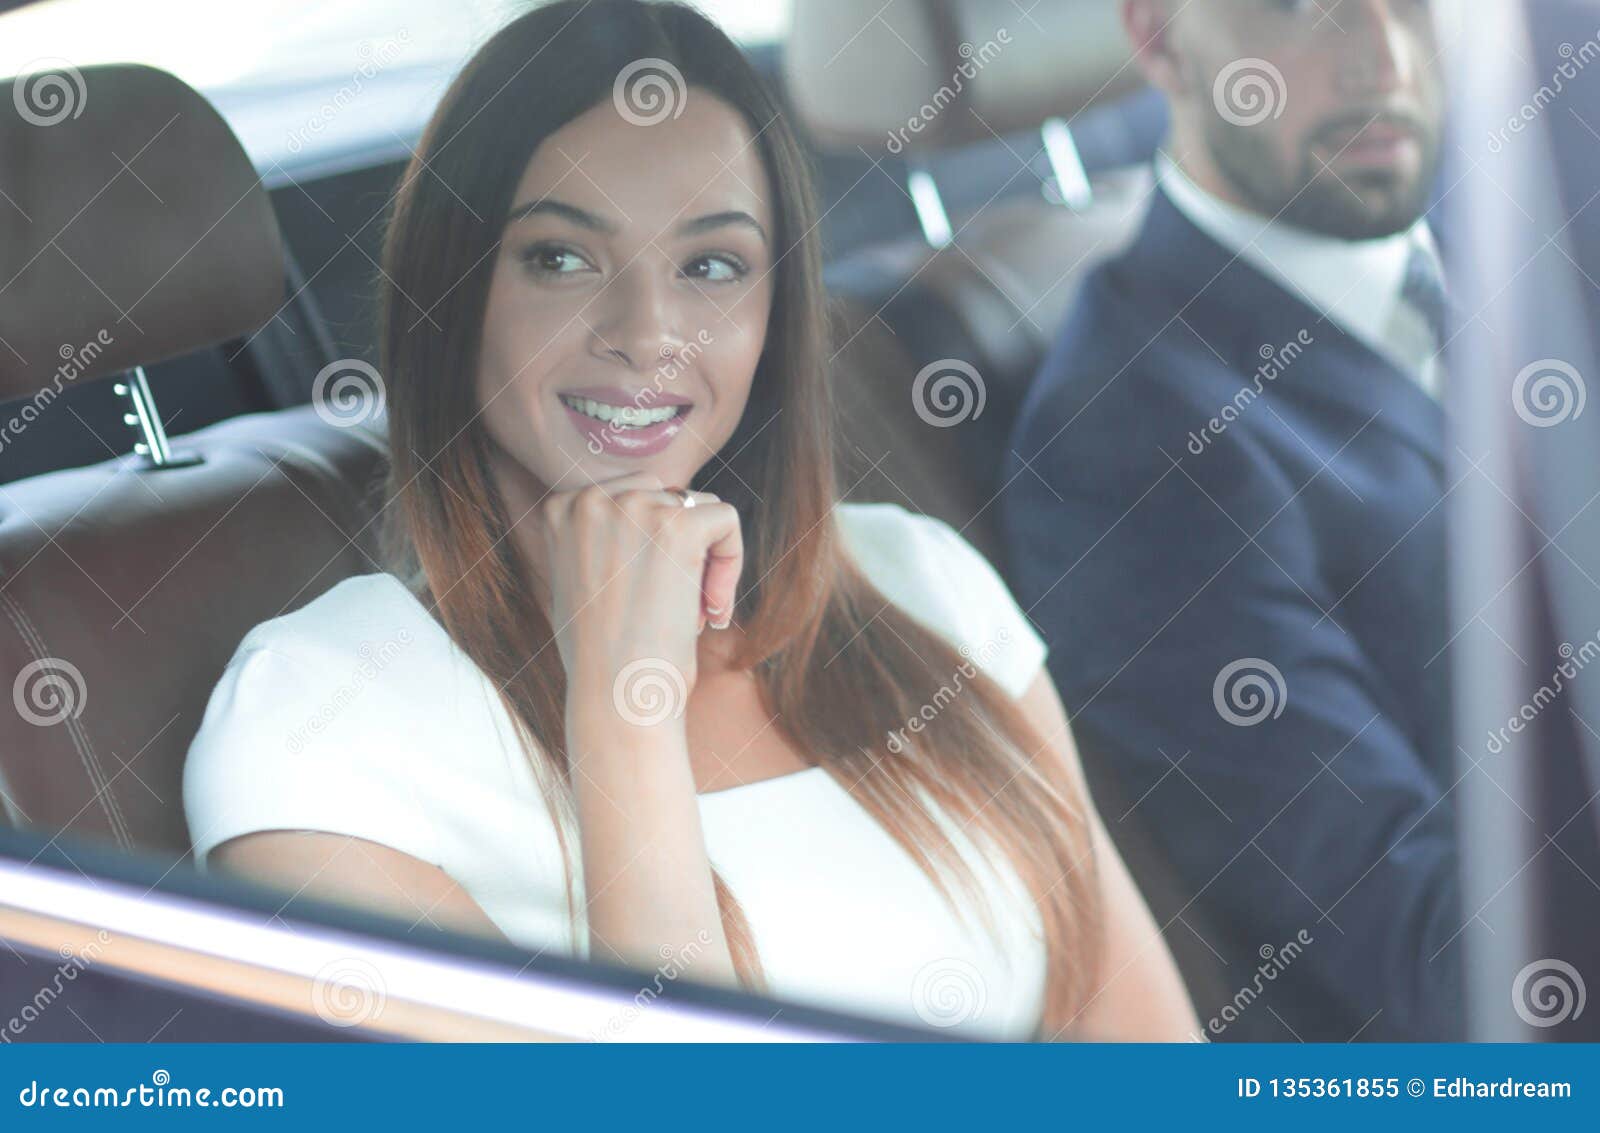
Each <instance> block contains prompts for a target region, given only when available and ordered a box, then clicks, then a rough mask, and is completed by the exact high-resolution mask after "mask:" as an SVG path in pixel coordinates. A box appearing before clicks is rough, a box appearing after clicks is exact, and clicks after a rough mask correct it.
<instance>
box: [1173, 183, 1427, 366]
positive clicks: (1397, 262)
mask: <svg viewBox="0 0 1600 1133" xmlns="http://www.w3.org/2000/svg"><path fill="white" fill-rule="evenodd" d="M1156 179H1157V182H1158V183H1159V184H1160V186H1161V189H1162V191H1163V192H1165V193H1166V194H1167V197H1168V198H1169V199H1170V200H1171V201H1172V203H1173V205H1174V206H1176V208H1177V209H1178V211H1179V212H1181V213H1183V215H1184V216H1185V217H1187V218H1188V219H1189V221H1190V222H1191V223H1192V224H1194V225H1195V227H1197V228H1199V229H1200V231H1202V232H1204V233H1205V234H1206V235H1208V236H1210V237H1211V238H1212V239H1213V240H1215V241H1217V243H1219V244H1221V245H1222V246H1223V247H1224V248H1226V249H1228V250H1229V251H1230V252H1233V253H1235V254H1236V255H1238V256H1239V258H1241V259H1243V260H1245V261H1246V262H1247V263H1249V264H1250V265H1251V266H1253V267H1255V268H1257V269H1259V270H1260V271H1262V272H1264V273H1265V274H1266V275H1267V276H1268V277H1269V278H1271V279H1274V280H1276V281H1277V282H1278V283H1280V284H1282V285H1283V286H1284V288H1285V289H1286V290H1288V291H1289V292H1290V293H1291V294H1293V295H1296V296H1298V297H1299V298H1300V299H1301V300H1303V301H1304V302H1305V303H1307V304H1309V305H1310V306H1311V307H1313V308H1315V309H1316V310H1318V311H1320V312H1322V313H1323V314H1324V315H1326V316H1327V317H1328V318H1329V319H1331V320H1332V321H1333V322H1335V323H1337V324H1338V325H1339V326H1340V327H1341V328H1343V329H1344V330H1345V331H1346V332H1347V333H1349V334H1351V335H1353V336H1355V337H1356V338H1358V339H1360V340H1361V341H1362V342H1363V343H1365V344H1366V345H1367V346H1370V347H1371V348H1372V349H1373V350H1375V351H1377V352H1378V353H1380V354H1382V355H1384V356H1385V357H1386V358H1388V359H1390V360H1391V361H1393V362H1394V363H1395V364H1396V365H1397V366H1398V367H1399V368H1400V370H1401V371H1402V372H1404V373H1406V374H1409V375H1410V376H1411V377H1413V378H1414V379H1416V381H1417V382H1418V384H1420V385H1421V386H1422V388H1423V389H1425V390H1427V391H1428V393H1429V394H1432V395H1434V396H1437V395H1438V382H1439V362H1438V356H1437V345H1438V344H1436V343H1435V342H1434V341H1433V333H1432V332H1431V331H1430V330H1429V329H1428V325H1427V321H1426V320H1425V319H1424V318H1422V316H1421V315H1419V314H1418V313H1417V312H1416V311H1415V310H1414V309H1413V308H1412V307H1411V305H1410V304H1409V303H1405V302H1402V301H1401V298H1400V290H1401V287H1402V286H1403V285H1404V283H1405V278H1406V264H1407V262H1408V261H1409V260H1410V258H1411V255H1412V251H1413V249H1415V248H1418V247H1420V248H1422V249H1423V250H1424V251H1425V252H1426V253H1427V254H1428V255H1430V256H1434V257H1437V255H1438V250H1437V248H1436V246H1435V244H1434V242H1433V234H1432V233H1431V232H1430V231H1429V229H1428V222H1427V220H1426V219H1418V220H1417V222H1416V223H1415V224H1413V225H1412V226H1411V227H1410V228H1408V229H1407V230H1405V231H1404V232H1398V233H1396V234H1395V235H1393V236H1384V237H1380V238H1378V239H1375V240H1341V239H1339V238H1338V237H1334V236H1324V235H1322V234H1321V233H1317V232H1311V231H1308V230H1306V229H1304V228H1297V227H1295V226H1294V225H1291V224H1283V223H1278V222H1274V221H1273V220H1272V219H1271V218H1269V217H1265V216H1262V215H1260V214H1259V213H1253V212H1249V211H1247V210H1245V209H1242V208H1239V207H1237V206H1236V205H1231V204H1229V203H1228V202H1226V201H1223V200H1221V199H1219V198H1218V197H1216V196H1215V195H1213V194H1212V193H1209V192H1207V191H1206V190H1204V189H1202V188H1201V187H1200V186H1198V185H1196V184H1195V183H1194V181H1193V180H1191V179H1190V178H1189V176H1188V175H1187V174H1185V173H1184V172H1183V170H1181V169H1180V168H1178V165H1177V163H1176V162H1174V161H1173V160H1172V159H1171V158H1170V157H1169V156H1168V155H1167V154H1166V153H1165V152H1162V153H1158V154H1157V155H1156Z"/></svg>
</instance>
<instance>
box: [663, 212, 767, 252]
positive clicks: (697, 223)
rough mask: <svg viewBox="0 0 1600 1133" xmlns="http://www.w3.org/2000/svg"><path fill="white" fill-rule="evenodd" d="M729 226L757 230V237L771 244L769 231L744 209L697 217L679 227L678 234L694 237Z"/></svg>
mask: <svg viewBox="0 0 1600 1133" xmlns="http://www.w3.org/2000/svg"><path fill="white" fill-rule="evenodd" d="M729 224H742V225H744V226H746V227H747V228H753V229H755V232H756V235H757V236H759V237H761V241H762V243H764V244H765V243H771V241H770V240H768V239H767V230H766V229H765V228H763V227H761V222H760V221H759V220H757V219H756V218H755V217H753V216H751V215H750V214H749V213H747V212H745V211H744V210H743V209H728V210H727V211H725V212H713V213H707V214H706V215H705V216H697V217H695V218H694V219H693V220H686V221H684V222H683V223H682V224H680V225H679V226H678V232H679V233H680V234H681V235H684V236H693V235H697V234H699V233H701V232H709V231H710V230H712V229H713V228H722V227H725V226H726V225H729Z"/></svg>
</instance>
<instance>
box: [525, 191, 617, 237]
mask: <svg viewBox="0 0 1600 1133" xmlns="http://www.w3.org/2000/svg"><path fill="white" fill-rule="evenodd" d="M537 213H549V214H550V215H552V216H559V217H561V218H563V219H565V220H570V221H571V222H572V223H573V224H576V225H578V226H579V227H580V228H588V229H590V230H592V231H595V232H607V233H611V232H615V231H616V230H617V226H616V225H615V224H614V223H612V222H611V221H609V220H606V219H605V218H604V217H600V216H596V215H595V214H594V213H592V212H589V211H588V210H587V209H581V208H579V207H578V206H577V205H569V204H567V203H566V202H564V201H558V200H554V199H552V198H550V197H540V198H539V199H538V200H535V201H528V202H526V203H525V204H520V205H518V206H517V207H516V208H514V209H512V210H511V215H510V216H508V217H507V218H506V224H507V225H512V224H515V223H516V222H517V221H519V220H522V219H524V218H525V217H529V216H533V215H535V214H537Z"/></svg>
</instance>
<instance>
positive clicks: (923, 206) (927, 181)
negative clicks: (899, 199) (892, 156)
mask: <svg viewBox="0 0 1600 1133" xmlns="http://www.w3.org/2000/svg"><path fill="white" fill-rule="evenodd" d="M906 191H907V192H908V193H910V194H911V206H912V207H913V208H915V209H916V210H917V223H918V224H920V225H922V238H923V239H924V240H926V241H927V242H928V246H929V247H930V248H943V247H945V246H946V245H947V244H949V243H950V241H951V240H952V239H954V238H955V230H954V229H952V228H951V227H950V214H949V213H947V212H945V209H944V198H943V197H941V196H940V195H939V186H938V185H937V184H935V183H934V180H933V174H931V173H929V172H928V171H927V170H926V169H922V168H920V167H913V168H912V169H911V171H910V172H909V173H907V174H906Z"/></svg>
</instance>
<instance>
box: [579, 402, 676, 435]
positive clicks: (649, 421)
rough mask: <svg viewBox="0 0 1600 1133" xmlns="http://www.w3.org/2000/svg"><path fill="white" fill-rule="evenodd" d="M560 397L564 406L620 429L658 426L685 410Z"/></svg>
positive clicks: (674, 406) (669, 406) (665, 406)
mask: <svg viewBox="0 0 1600 1133" xmlns="http://www.w3.org/2000/svg"><path fill="white" fill-rule="evenodd" d="M560 396H561V401H562V403H563V404H564V405H567V406H569V407H571V408H573V409H576V410H577V411H578V412H579V413H582V414H583V415H584V416H585V417H593V418H594V419H595V420H597V421H604V422H606V423H607V424H608V425H615V426H616V427H617V428H619V429H642V428H644V427H645V426H647V425H658V424H660V423H661V422H662V421H670V420H672V418H674V417H676V416H677V415H678V411H679V410H680V409H682V408H684V407H683V406H680V405H664V406H661V407H660V408H657V409H641V408H640V407H639V406H637V405H626V406H624V405H607V404H606V403H605V402H603V401H595V400H594V399H593V398H589V397H571V396H569V395H567V394H561V395H560Z"/></svg>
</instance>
